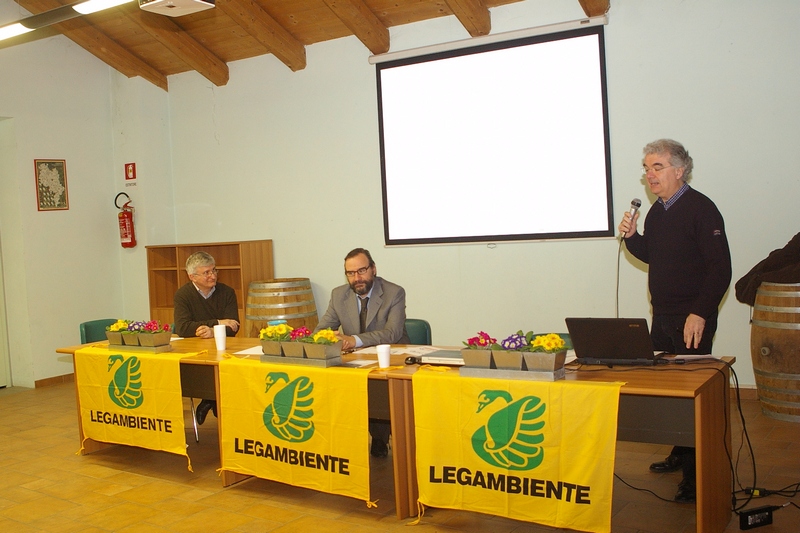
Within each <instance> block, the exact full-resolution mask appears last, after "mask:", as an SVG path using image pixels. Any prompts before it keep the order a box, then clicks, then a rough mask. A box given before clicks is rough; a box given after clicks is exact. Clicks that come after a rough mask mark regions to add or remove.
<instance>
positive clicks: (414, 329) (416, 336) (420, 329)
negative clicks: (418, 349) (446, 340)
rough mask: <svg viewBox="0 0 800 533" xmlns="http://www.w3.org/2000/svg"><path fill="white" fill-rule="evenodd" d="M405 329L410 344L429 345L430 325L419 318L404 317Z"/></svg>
mask: <svg viewBox="0 0 800 533" xmlns="http://www.w3.org/2000/svg"><path fill="white" fill-rule="evenodd" d="M406 331H407V332H408V338H409V339H411V344H424V345H428V346H430V345H431V325H430V324H429V323H428V321H427V320H422V319H421V318H406Z"/></svg>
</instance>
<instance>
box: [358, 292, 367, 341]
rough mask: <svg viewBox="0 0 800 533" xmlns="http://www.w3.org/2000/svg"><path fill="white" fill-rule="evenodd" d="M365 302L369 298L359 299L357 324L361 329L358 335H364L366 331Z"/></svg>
mask: <svg viewBox="0 0 800 533" xmlns="http://www.w3.org/2000/svg"><path fill="white" fill-rule="evenodd" d="M367 302H369V297H366V298H361V313H359V315H358V324H359V326H360V327H361V331H359V333H364V331H366V329H367Z"/></svg>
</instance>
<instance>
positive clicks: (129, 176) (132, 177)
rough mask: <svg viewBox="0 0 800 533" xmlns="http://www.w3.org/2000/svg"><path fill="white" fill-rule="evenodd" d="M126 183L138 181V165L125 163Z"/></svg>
mask: <svg viewBox="0 0 800 533" xmlns="http://www.w3.org/2000/svg"><path fill="white" fill-rule="evenodd" d="M125 181H126V182H129V181H136V163H125Z"/></svg>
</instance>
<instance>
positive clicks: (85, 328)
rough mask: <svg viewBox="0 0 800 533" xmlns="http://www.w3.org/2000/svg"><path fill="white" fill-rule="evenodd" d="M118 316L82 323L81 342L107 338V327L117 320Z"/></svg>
mask: <svg viewBox="0 0 800 533" xmlns="http://www.w3.org/2000/svg"><path fill="white" fill-rule="evenodd" d="M116 321H117V319H116V318H100V319H98V320H90V321H88V322H83V323H82V324H81V344H86V343H87V342H97V341H104V340H106V327H107V326H110V325H111V324H113V323H114V322H116Z"/></svg>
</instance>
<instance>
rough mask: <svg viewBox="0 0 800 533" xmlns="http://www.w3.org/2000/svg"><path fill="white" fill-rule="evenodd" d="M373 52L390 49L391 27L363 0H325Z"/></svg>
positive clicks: (334, 12)
mask: <svg viewBox="0 0 800 533" xmlns="http://www.w3.org/2000/svg"><path fill="white" fill-rule="evenodd" d="M323 1H324V2H325V5H327V6H328V8H330V10H331V11H332V12H333V14H334V15H336V16H337V17H338V18H339V20H341V21H342V22H343V23H344V25H345V26H347V28H348V29H349V30H350V31H352V32H353V35H355V36H356V37H358V40H359V41H361V42H362V43H364V46H366V47H367V48H368V49H369V51H370V52H372V53H373V54H385V53H386V52H388V51H389V29H388V28H387V27H386V26H384V25H383V23H382V22H381V21H380V20H378V17H376V16H375V13H373V12H372V11H370V9H369V8H368V7H367V5H366V4H365V3H364V2H363V1H362V0H323Z"/></svg>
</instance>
